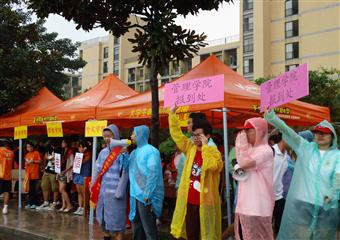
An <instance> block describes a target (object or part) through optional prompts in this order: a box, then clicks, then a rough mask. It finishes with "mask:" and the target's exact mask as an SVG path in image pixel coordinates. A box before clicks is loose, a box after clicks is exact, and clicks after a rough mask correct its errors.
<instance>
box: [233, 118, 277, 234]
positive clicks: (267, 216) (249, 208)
mask: <svg viewBox="0 0 340 240" xmlns="http://www.w3.org/2000/svg"><path fill="white" fill-rule="evenodd" d="M267 132H268V125H267V122H266V121H265V120H264V119H263V118H251V119H248V120H246V121H245V123H244V130H243V131H241V132H239V133H238V135H237V137H236V143H235V146H236V159H237V163H238V164H236V165H235V169H237V168H238V167H240V168H242V169H244V170H245V171H246V173H247V175H248V177H247V179H245V180H243V181H239V183H238V192H237V203H236V216H235V222H234V226H235V237H236V239H237V240H239V239H243V240H254V239H256V240H271V239H274V236H273V229H272V214H273V208H274V201H275V199H274V191H273V150H272V149H271V147H270V146H269V145H268V133H267Z"/></svg>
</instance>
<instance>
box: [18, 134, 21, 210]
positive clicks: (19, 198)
mask: <svg viewBox="0 0 340 240" xmlns="http://www.w3.org/2000/svg"><path fill="white" fill-rule="evenodd" d="M21 166H22V139H19V194H18V209H21V208H22V204H21V193H22V177H21V176H22V169H21Z"/></svg>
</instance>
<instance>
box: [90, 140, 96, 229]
mask: <svg viewBox="0 0 340 240" xmlns="http://www.w3.org/2000/svg"><path fill="white" fill-rule="evenodd" d="M96 159H97V137H93V143H92V174H91V181H92V177H93V176H94V171H95V167H96ZM93 218H94V209H93V208H91V207H90V216H89V224H90V225H92V224H93Z"/></svg>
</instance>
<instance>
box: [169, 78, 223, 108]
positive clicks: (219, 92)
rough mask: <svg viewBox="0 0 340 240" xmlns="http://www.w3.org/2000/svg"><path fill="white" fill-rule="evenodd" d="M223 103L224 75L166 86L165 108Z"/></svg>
mask: <svg viewBox="0 0 340 240" xmlns="http://www.w3.org/2000/svg"><path fill="white" fill-rule="evenodd" d="M223 101H224V75H223V74H221V75H215V76H210V77H204V78H197V79H192V80H187V81H177V82H174V83H168V84H165V92H164V107H172V106H174V105H176V106H188V105H193V104H205V103H212V102H223Z"/></svg>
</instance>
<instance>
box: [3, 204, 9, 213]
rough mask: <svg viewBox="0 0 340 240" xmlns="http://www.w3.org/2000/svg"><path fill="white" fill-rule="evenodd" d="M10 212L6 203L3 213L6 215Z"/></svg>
mask: <svg viewBox="0 0 340 240" xmlns="http://www.w3.org/2000/svg"><path fill="white" fill-rule="evenodd" d="M7 213H8V205H5V206H4V208H3V209H2V214H4V215H6V214H7Z"/></svg>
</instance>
